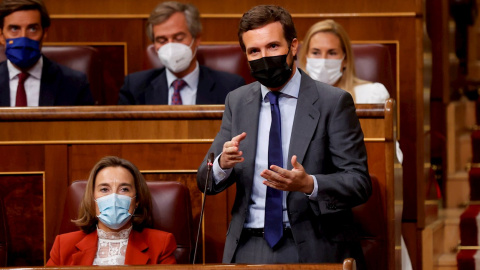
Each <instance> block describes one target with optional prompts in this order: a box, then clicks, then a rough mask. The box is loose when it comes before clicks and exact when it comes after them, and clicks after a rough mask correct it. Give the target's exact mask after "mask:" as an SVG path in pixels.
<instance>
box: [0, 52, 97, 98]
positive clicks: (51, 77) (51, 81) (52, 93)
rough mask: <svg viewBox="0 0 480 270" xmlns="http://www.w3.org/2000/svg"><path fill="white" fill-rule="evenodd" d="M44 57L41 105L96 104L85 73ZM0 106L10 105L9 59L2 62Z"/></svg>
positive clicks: (0, 67)
mask: <svg viewBox="0 0 480 270" xmlns="http://www.w3.org/2000/svg"><path fill="white" fill-rule="evenodd" d="M42 57H43V68H42V78H41V80H40V99H39V106H71V105H93V104H94V100H93V97H92V93H91V92H90V85H89V83H88V80H87V76H86V75H85V74H84V73H81V72H79V71H76V70H73V69H70V68H68V67H65V66H62V65H59V64H57V63H55V62H53V61H51V60H49V59H48V58H46V57H45V56H42ZM14 98H15V97H14ZM0 106H10V79H9V77H8V67H7V61H3V62H2V63H0Z"/></svg>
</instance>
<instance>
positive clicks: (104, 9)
mask: <svg viewBox="0 0 480 270" xmlns="http://www.w3.org/2000/svg"><path fill="white" fill-rule="evenodd" d="M180 2H186V3H192V4H194V5H195V6H197V7H198V9H199V10H200V12H201V13H206V14H208V13H212V14H218V13H228V14H242V13H243V12H246V11H247V10H249V9H250V8H251V7H253V6H255V5H259V4H271V3H272V2H271V1H264V0H263V1H255V0H245V1H233V0H228V1H219V0H214V1H202V0H192V1H180ZM158 3H159V1H158V0H144V1H129V0H103V1H95V0H84V1H81V2H78V1H74V0H63V1H55V0H45V4H46V6H47V7H48V10H49V11H50V13H51V14H52V15H55V14H72V15H73V14H150V12H151V10H152V9H153V8H154V7H155V6H156V5H157V4H158ZM275 4H276V5H279V6H283V7H285V8H286V9H288V10H289V11H290V12H291V13H305V12H306V13H325V12H332V13H345V12H349V13H354V14H356V13H359V12H387V13H400V12H411V11H420V9H421V5H420V3H418V1H414V0H408V1H396V0H344V1H342V4H341V5H339V4H338V2H335V1H322V3H321V4H319V3H318V2H312V1H295V2H292V1H289V0H277V1H275Z"/></svg>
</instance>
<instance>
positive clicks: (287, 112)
mask: <svg viewBox="0 0 480 270" xmlns="http://www.w3.org/2000/svg"><path fill="white" fill-rule="evenodd" d="M300 81H301V75H300V72H299V71H298V69H296V70H295V74H294V75H293V77H292V79H291V80H290V81H289V82H288V83H287V84H286V85H285V86H284V87H283V89H281V90H280V92H281V94H280V96H279V99H278V103H279V109H280V118H281V125H282V153H283V168H287V165H288V164H290V160H289V159H288V149H289V146H290V137H291V134H292V127H293V120H294V117H295V110H296V107H297V100H298V93H299V90H300ZM261 91H262V103H261V108H260V115H259V122H258V134H257V152H256V154H255V170H254V176H253V186H252V194H251V198H250V199H251V200H250V201H251V202H252V203H251V204H250V205H249V206H248V214H247V218H246V221H245V224H244V227H245V228H263V227H264V220H265V198H266V192H267V186H266V185H264V184H263V183H262V182H263V181H264V180H265V178H263V177H261V176H260V173H261V172H262V171H263V170H265V169H268V142H269V137H270V135H269V134H270V124H271V122H272V115H271V111H270V102H269V100H268V99H266V98H265V96H266V95H267V93H268V92H269V91H270V90H268V88H267V87H265V86H264V85H261ZM235 135H238V134H234V136H235ZM247 136H249V134H247ZM250 136H251V135H250ZM240 144H241V142H240ZM219 157H220V155H219V156H218V157H217V158H216V159H215V161H214V164H213V179H214V181H215V184H219V183H220V182H221V181H222V180H224V179H226V178H227V177H228V176H229V175H230V173H231V172H232V169H227V170H223V169H222V168H221V167H220V165H219V161H218V158H219ZM312 177H313V182H314V190H313V192H312V194H311V195H306V196H310V199H312V200H315V199H316V197H317V193H318V185H317V181H316V178H315V177H314V176H312ZM286 195H287V192H285V191H284V192H283V200H282V204H283V222H284V225H285V226H286V227H290V224H289V222H288V215H287V197H286Z"/></svg>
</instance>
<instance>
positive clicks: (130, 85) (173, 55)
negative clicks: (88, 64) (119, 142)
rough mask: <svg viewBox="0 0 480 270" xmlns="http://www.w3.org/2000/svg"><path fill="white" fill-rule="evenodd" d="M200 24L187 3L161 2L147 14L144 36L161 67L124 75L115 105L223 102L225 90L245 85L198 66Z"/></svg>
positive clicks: (237, 80)
mask: <svg viewBox="0 0 480 270" xmlns="http://www.w3.org/2000/svg"><path fill="white" fill-rule="evenodd" d="M201 30H202V25H201V23H200V14H199V12H198V10H197V8H196V7H195V6H193V5H191V4H183V3H179V2H163V3H161V4H159V5H158V6H157V7H156V8H155V9H154V10H153V11H152V13H151V14H150V18H149V19H148V25H147V35H148V36H149V37H150V39H151V40H152V42H153V44H154V46H155V51H156V52H157V54H158V57H159V59H160V61H161V63H162V64H163V65H164V66H165V67H164V68H160V69H152V70H146V71H141V72H137V73H133V74H130V75H128V76H127V77H126V78H125V82H124V85H123V87H122V89H121V90H120V96H119V101H118V104H125V105H127V104H131V105H134V104H165V105H166V104H168V105H195V104H223V103H224V102H225V97H226V96H227V94H228V92H230V91H231V90H233V89H235V88H238V87H240V86H242V85H244V84H245V81H244V80H243V78H241V77H240V76H237V75H234V74H230V73H226V72H220V71H216V70H212V69H210V68H207V67H205V66H200V65H199V64H198V61H197V54H196V52H197V47H198V45H199V44H200V33H201Z"/></svg>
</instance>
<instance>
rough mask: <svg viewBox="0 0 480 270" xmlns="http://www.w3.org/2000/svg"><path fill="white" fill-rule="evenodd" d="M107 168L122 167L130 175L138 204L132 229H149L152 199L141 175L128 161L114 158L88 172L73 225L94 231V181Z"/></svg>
mask: <svg viewBox="0 0 480 270" xmlns="http://www.w3.org/2000/svg"><path fill="white" fill-rule="evenodd" d="M107 167H122V168H125V169H126V170H128V171H129V172H130V173H131V174H132V176H133V180H134V182H135V191H136V192H137V194H136V198H135V199H136V201H137V203H138V206H137V208H136V209H135V214H134V215H133V217H132V224H133V229H134V230H137V231H142V230H143V228H146V227H151V226H152V197H151V195H150V190H149V189H148V186H147V183H146V182H145V179H144V178H143V175H142V174H141V173H140V171H139V170H138V169H137V167H135V165H133V164H132V163H131V162H130V161H128V160H125V159H122V158H119V157H114V156H108V157H104V158H102V159H101V160H100V161H99V162H97V164H95V166H94V167H93V169H92V171H91V172H90V176H89V177H88V182H87V187H86V188H85V194H84V195H83V199H82V202H81V204H80V208H79V210H78V218H77V219H76V220H73V222H74V223H75V225H77V226H78V227H80V229H81V230H82V231H84V232H85V233H91V232H93V231H94V230H95V229H96V225H97V222H98V219H97V217H96V214H95V213H96V212H95V209H96V208H95V200H94V196H93V192H94V189H95V180H96V178H97V175H98V173H99V172H100V171H101V170H102V169H105V168H107Z"/></svg>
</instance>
